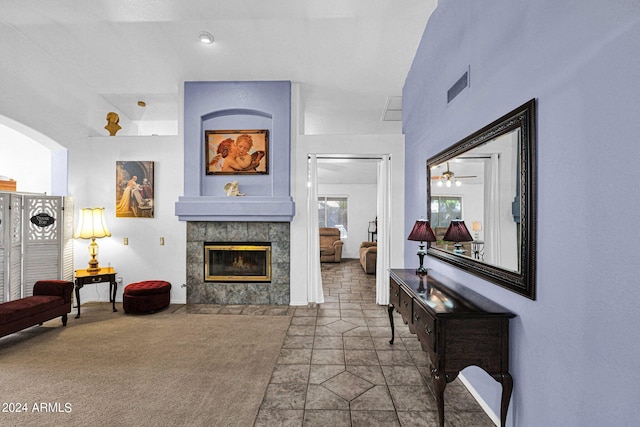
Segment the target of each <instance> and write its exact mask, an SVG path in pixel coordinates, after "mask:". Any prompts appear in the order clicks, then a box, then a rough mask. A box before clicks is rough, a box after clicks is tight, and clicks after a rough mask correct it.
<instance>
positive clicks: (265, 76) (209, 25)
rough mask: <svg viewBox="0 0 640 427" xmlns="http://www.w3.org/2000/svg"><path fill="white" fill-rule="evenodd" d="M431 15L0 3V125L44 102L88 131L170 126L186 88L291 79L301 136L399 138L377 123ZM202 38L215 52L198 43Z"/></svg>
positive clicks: (115, 1) (343, 6)
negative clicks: (111, 119)
mask: <svg viewBox="0 0 640 427" xmlns="http://www.w3.org/2000/svg"><path fill="white" fill-rule="evenodd" d="M436 4H437V0H402V1H400V2H398V1H397V0H366V1H363V0H278V1H265V0H217V1H214V0H92V1H86V0H46V1H42V0H2V2H1V7H0V10H1V12H0V54H2V56H3V59H2V64H0V84H1V85H2V86H1V88H2V94H3V97H0V98H3V99H4V100H1V99H0V114H6V115H7V116H11V115H12V114H13V113H15V114H14V115H15V117H13V118H15V119H19V118H20V117H21V114H23V115H24V114H26V111H23V110H26V109H27V108H29V102H30V101H31V102H41V101H40V100H42V102H44V103H49V104H50V105H51V107H49V108H50V109H53V108H54V107H53V106H55V109H56V110H60V111H61V112H58V111H56V113H55V114H52V116H56V119H57V120H64V119H60V116H57V115H58V114H62V113H64V114H66V115H67V116H73V120H77V121H78V123H74V126H75V125H78V126H83V125H84V126H87V127H88V128H89V129H94V130H102V129H101V128H102V127H103V126H104V124H105V123H106V122H101V123H99V124H97V123H94V122H95V121H96V119H95V117H96V116H97V112H98V111H99V112H100V117H103V113H104V109H105V108H109V106H112V107H113V109H115V110H117V111H119V112H120V113H121V121H126V120H130V121H136V122H162V121H169V122H174V123H177V122H178V114H179V105H180V103H179V96H180V88H181V86H182V83H183V82H184V81H227V80H234V81H238V80H240V81H241V80H291V81H292V82H293V83H294V84H295V88H296V90H297V91H299V92H298V93H297V95H296V96H297V104H298V105H299V108H300V129H299V132H300V133H304V134H338V133H343V134H354V133H358V134H384V133H387V134H388V133H400V132H401V131H402V129H401V122H399V121H398V120H397V119H398V118H399V114H398V112H393V114H391V116H393V117H395V119H396V120H395V121H383V120H381V119H382V116H383V112H384V109H385V106H386V105H387V104H388V103H389V102H390V101H389V97H392V99H391V102H390V104H391V106H396V108H397V105H398V101H399V98H398V97H399V96H401V94H402V86H403V84H404V79H405V77H406V75H407V72H408V70H409V67H410V65H411V61H412V60H413V56H414V54H415V52H416V49H417V46H418V43H419V41H420V38H421V37H422V33H423V31H424V28H425V26H426V23H427V20H428V17H429V16H430V14H431V13H432V12H433V10H434V8H435V6H436ZM202 31H208V32H209V33H211V34H212V35H213V36H214V38H215V42H214V43H213V44H211V45H203V44H201V43H199V42H198V34H199V33H200V32H202ZM138 100H144V101H145V102H146V103H147V106H146V107H144V108H141V107H138V106H137V101H138ZM9 103H11V104H10V105H9ZM294 105H295V104H294ZM105 106H106V107H105ZM32 107H33V105H32ZM12 111H13V113H12ZM87 111H88V112H90V113H91V112H92V111H96V114H90V113H89V114H88V113H87ZM48 119H49V120H52V121H53V120H54V119H53V118H47V117H42V118H41V120H48ZM66 120H67V122H68V121H69V120H70V119H66ZM101 120H104V119H103V118H102V119H101ZM48 127H49V128H53V129H54V130H57V128H56V125H55V124H54V123H51V124H50V126H48ZM43 128H44V129H47V126H43ZM102 132H104V131H103V130H102Z"/></svg>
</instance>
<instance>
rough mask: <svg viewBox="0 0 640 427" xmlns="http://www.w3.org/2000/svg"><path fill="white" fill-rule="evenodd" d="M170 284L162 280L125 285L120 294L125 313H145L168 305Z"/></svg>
mask: <svg viewBox="0 0 640 427" xmlns="http://www.w3.org/2000/svg"><path fill="white" fill-rule="evenodd" d="M170 299H171V283H169V282H165V281H162V280H146V281H144V282H136V283H131V284H129V285H127V286H126V287H125V288H124V292H123V294H122V307H123V308H124V312H125V313H147V312H154V311H156V310H160V309H162V308H165V307H166V306H168V305H169V300H170Z"/></svg>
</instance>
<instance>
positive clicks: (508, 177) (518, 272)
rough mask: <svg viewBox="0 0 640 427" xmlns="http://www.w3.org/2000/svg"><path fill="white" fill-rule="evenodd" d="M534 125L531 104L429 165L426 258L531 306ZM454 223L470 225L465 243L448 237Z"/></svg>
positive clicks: (534, 260) (462, 240)
mask: <svg viewBox="0 0 640 427" xmlns="http://www.w3.org/2000/svg"><path fill="white" fill-rule="evenodd" d="M535 125H536V114H535V99H532V100H531V101H529V102H527V103H525V104H524V105H522V106H520V107H518V108H516V109H515V110H513V111H511V112H510V113H508V114H506V115H504V116H503V117H501V118H499V119H498V120H496V121H494V122H493V123H491V124H489V125H488V126H486V127H484V128H483V129H481V130H479V131H477V132H475V133H473V134H472V135H469V136H468V137H466V138H464V139H463V140H461V141H459V142H457V143H456V144H454V145H453V146H451V147H449V148H447V149H446V150H444V151H442V152H440V153H438V154H437V155H435V156H433V157H431V158H430V159H428V160H427V181H428V182H427V206H428V207H429V208H428V211H429V212H428V215H429V220H430V222H431V227H432V228H433V231H434V233H435V235H436V239H437V241H436V242H433V243H431V244H430V246H429V248H428V249H427V253H428V255H430V256H433V257H435V258H438V259H440V260H442V261H444V262H447V263H450V264H453V265H455V266H456V267H459V268H461V269H464V270H466V271H468V272H470V273H472V274H475V275H477V276H480V277H482V278H484V279H486V280H489V281H491V282H493V283H495V284H497V285H500V286H502V287H504V288H507V289H510V290H512V291H514V292H516V293H518V294H521V295H523V296H526V297H528V298H531V299H535V290H536V286H535V280H536V277H535V276H536V275H535V268H536V160H535V159H536V126H535ZM452 220H461V221H463V222H464V224H465V225H466V228H467V230H468V233H466V237H464V236H459V237H457V239H460V240H461V241H451V240H452V235H451V234H449V235H447V236H445V234H446V232H447V229H448V227H449V224H450V223H451V221H452ZM445 237H446V238H447V239H446V240H445ZM453 238H455V237H453Z"/></svg>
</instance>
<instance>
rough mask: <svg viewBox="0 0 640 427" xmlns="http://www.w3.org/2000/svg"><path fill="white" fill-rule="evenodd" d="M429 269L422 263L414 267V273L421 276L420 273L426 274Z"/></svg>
mask: <svg viewBox="0 0 640 427" xmlns="http://www.w3.org/2000/svg"><path fill="white" fill-rule="evenodd" d="M429 270H431V269H430V268H427V267H423V266H422V265H421V266H420V267H418V268H416V274H418V275H420V276H422V275H427V274H428V273H429Z"/></svg>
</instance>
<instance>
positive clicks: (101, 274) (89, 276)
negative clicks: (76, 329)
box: [75, 267, 118, 319]
mask: <svg viewBox="0 0 640 427" xmlns="http://www.w3.org/2000/svg"><path fill="white" fill-rule="evenodd" d="M102 282H109V302H111V303H113V311H114V312H116V311H118V310H117V309H116V289H117V288H118V283H117V282H116V271H115V270H114V269H113V267H107V268H101V269H100V270H99V271H95V272H89V271H87V270H76V280H75V285H76V286H75V288H76V304H78V314H77V315H76V319H77V318H79V317H80V288H82V287H83V286H84V285H90V284H92V283H102Z"/></svg>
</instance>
